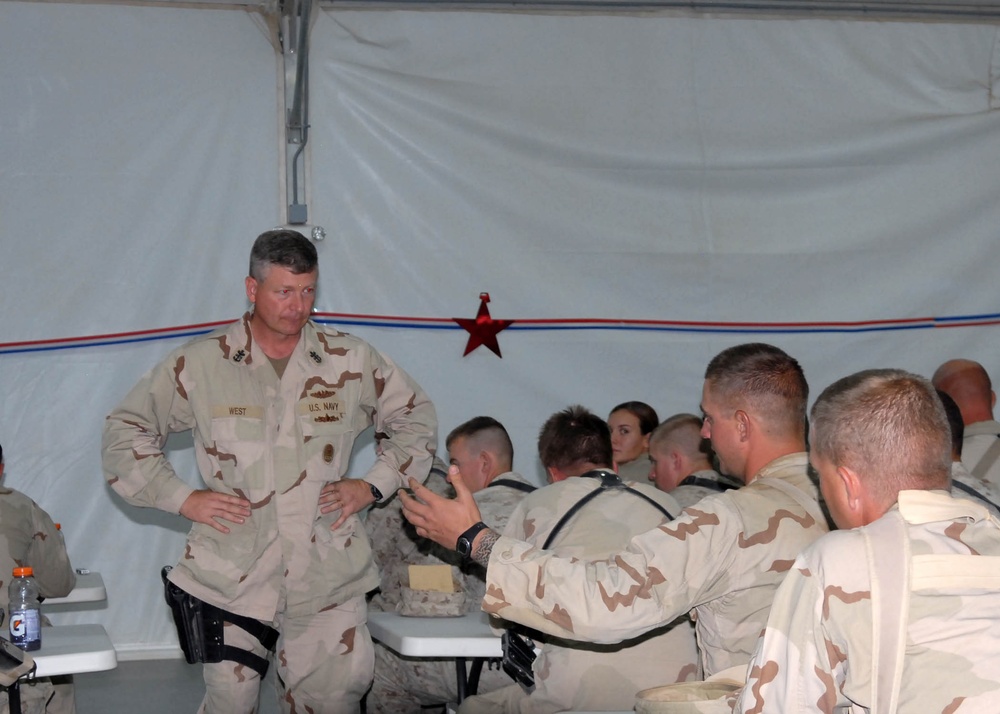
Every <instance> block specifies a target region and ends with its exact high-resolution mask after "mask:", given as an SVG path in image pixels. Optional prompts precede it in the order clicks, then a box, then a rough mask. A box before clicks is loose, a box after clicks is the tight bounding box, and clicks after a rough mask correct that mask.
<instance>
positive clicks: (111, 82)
mask: <svg viewBox="0 0 1000 714" xmlns="http://www.w3.org/2000/svg"><path fill="white" fill-rule="evenodd" d="M0 66H2V67H3V71H2V72H0V157H2V160H0V245H2V248H3V250H2V263H3V269H2V270H3V280H0V301H2V304H3V307H4V310H3V315H2V317H0V320H2V325H3V329H2V330H0V334H2V335H3V337H2V338H0V340H2V341H3V342H17V341H27V340H41V339H60V338H66V337H73V336H86V335H101V334H108V333H120V332H126V331H132V330H148V329H153V328H159V327H167V326H172V325H186V324H192V323H199V322H206V321H212V320H220V319H228V318H231V317H233V316H234V315H238V314H240V313H241V312H242V310H243V309H244V305H245V298H244V297H243V295H242V287H241V286H242V279H243V276H244V275H246V270H247V267H246V266H247V246H248V241H247V237H248V236H250V237H252V236H254V235H256V234H257V233H258V232H259V231H260V230H261V229H262V227H263V228H267V227H270V226H272V225H274V224H275V223H277V222H279V220H278V218H277V217H278V216H279V215H280V214H279V212H278V211H279V208H280V206H281V205H282V203H283V200H282V198H281V195H280V192H279V189H278V181H279V178H280V176H281V172H282V171H283V169H282V166H281V162H280V159H279V155H278V144H277V138H278V127H277V120H278V117H279V106H280V102H281V100H280V97H279V96H278V94H277V91H276V81H277V79H276V78H277V76H278V64H277V62H276V59H275V53H274V50H273V49H272V47H271V45H270V42H269V40H268V37H267V34H266V32H265V31H264V30H263V29H262V25H261V24H260V21H259V19H258V18H256V17H255V16H253V15H251V14H247V13H245V12H242V11H222V10H190V9H181V8H170V9H157V8H149V7H146V8H141V7H127V6H108V5H94V6H90V5H82V4H68V5H60V4H55V3H18V2H3V3H0ZM173 344H179V342H178V341H176V340H175V341H173V342H170V341H167V342H153V343H146V344H135V345H123V346H117V347H104V348H86V349H67V350H59V351H53V352H39V353H26V354H11V355H0V394H2V395H3V399H2V400H0V415H2V416H0V442H2V443H3V446H4V449H5V456H6V461H7V470H6V476H5V481H6V482H7V483H8V484H9V485H11V486H13V487H15V488H19V489H21V490H23V491H25V492H27V493H28V494H29V495H31V496H32V497H33V498H35V500H37V501H38V502H39V503H40V504H41V505H42V506H43V507H44V508H46V510H48V511H49V512H50V513H51V514H52V516H53V517H54V518H55V519H56V520H57V521H60V522H61V523H62V525H63V528H64V531H65V534H66V539H67V542H68V545H69V548H70V557H71V559H72V560H73V562H74V564H75V565H76V566H78V567H87V568H91V569H94V570H98V571H100V572H101V573H102V575H103V576H104V579H105V583H106V585H107V586H108V590H109V593H110V596H109V600H108V603H107V606H106V607H104V608H101V609H99V610H97V611H94V610H92V609H90V608H89V607H85V606H73V607H72V608H70V609H69V611H66V612H64V611H63V610H60V611H59V612H58V613H54V614H53V620H55V621H56V622H88V621H89V622H94V621H98V622H102V623H103V624H104V625H105V626H106V627H107V628H108V630H109V632H110V634H111V637H112V639H113V641H114V643H115V645H116V647H118V648H120V652H121V655H120V656H128V655H129V652H130V650H133V649H136V650H140V651H148V650H149V648H154V649H155V648H157V647H167V648H169V651H170V652H171V653H173V651H174V650H175V646H174V644H173V643H174V642H175V641H176V639H175V636H174V634H173V631H172V628H173V625H172V623H170V622H169V621H168V612H167V610H166V605H165V603H164V601H163V596H162V590H161V587H160V583H159V568H160V567H161V566H162V565H164V564H167V563H171V564H172V563H174V562H176V560H177V557H178V554H179V553H180V551H181V549H182V548H183V543H184V537H183V534H184V533H185V532H186V530H187V526H186V525H185V524H184V523H183V522H182V519H180V518H179V517H176V516H174V517H171V516H169V515H167V514H160V513H156V512H152V511H148V510H140V509H136V508H132V507H130V506H128V505H126V504H125V503H124V502H123V501H122V500H121V499H119V498H118V497H117V496H114V495H113V494H112V492H111V490H110V489H109V488H107V487H106V486H105V484H104V483H103V479H102V478H101V466H100V435H101V428H102V424H103V419H104V415H106V414H107V413H108V411H109V410H110V409H111V408H112V407H113V406H114V405H115V404H116V403H117V401H118V400H119V399H120V398H121V397H122V396H123V395H124V393H125V392H126V391H127V390H128V389H129V388H130V386H131V384H133V383H134V382H135V381H136V380H137V379H138V377H139V376H140V375H141V374H142V373H143V372H144V371H145V370H146V369H148V368H149V367H151V366H152V365H153V363H154V362H155V361H156V360H158V359H160V358H161V357H162V356H163V355H164V354H165V353H166V351H167V350H168V349H170V347H171V346H172V345H173ZM171 443H173V442H171ZM179 443H180V445H182V446H183V444H184V441H183V440H179ZM188 443H190V441H189V440H188ZM192 453H193V452H192V450H191V449H187V450H186V451H185V450H183V449H181V450H180V452H179V453H178V458H177V459H176V462H177V464H178V469H179V470H180V471H181V472H182V473H183V474H185V475H189V474H194V473H195V470H194V464H193V457H192Z"/></svg>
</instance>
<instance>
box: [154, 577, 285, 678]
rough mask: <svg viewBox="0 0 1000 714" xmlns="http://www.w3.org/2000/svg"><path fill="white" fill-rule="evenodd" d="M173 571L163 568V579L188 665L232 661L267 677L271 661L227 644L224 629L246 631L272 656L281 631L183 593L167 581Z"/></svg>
mask: <svg viewBox="0 0 1000 714" xmlns="http://www.w3.org/2000/svg"><path fill="white" fill-rule="evenodd" d="M170 570H171V567H170V566H169V565H168V566H166V567H165V568H163V570H161V571H160V577H161V578H162V579H163V589H164V595H165V596H166V599H167V605H169V606H170V610H171V612H172V613H173V616H174V625H176V627H177V639H178V640H179V641H180V645H181V650H182V651H183V652H184V659H185V660H186V661H187V662H188V664H195V663H197V662H207V663H212V662H221V661H223V660H232V661H234V662H238V663H239V664H242V665H245V666H247V667H250V668H251V669H253V670H254V671H256V672H257V673H258V674H260V676H261V677H263V676H264V675H265V674H266V673H267V666H268V662H267V660H266V659H265V658H263V657H260V656H259V655H256V654H254V653H253V652H249V651H248V650H243V649H239V648H237V647H232V646H230V645H227V644H225V643H224V642H223V626H224V625H225V623H227V622H228V623H231V624H233V625H236V626H237V627H240V628H242V629H244V630H246V631H247V632H249V633H250V634H251V635H253V636H254V637H256V638H257V639H258V640H260V643H261V644H262V645H263V646H264V649H266V650H268V651H269V652H270V651H274V645H275V644H276V643H277V641H278V631H277V630H276V629H274V628H273V627H271V626H270V625H265V624H264V623H263V622H261V621H260V620H255V619H254V618H252V617H246V616H244V615H237V614H236V613H234V612H228V611H226V610H223V609H222V608H219V607H216V606H215V605H212V604H210V603H207V602H205V601H204V600H199V599H198V598H196V597H195V596H194V595H191V594H189V593H187V592H185V591H184V590H181V589H180V588H179V587H177V586H176V585H175V584H174V583H172V582H170V580H168V579H167V574H168V573H169V572H170Z"/></svg>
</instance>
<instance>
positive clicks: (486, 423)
mask: <svg viewBox="0 0 1000 714" xmlns="http://www.w3.org/2000/svg"><path fill="white" fill-rule="evenodd" d="M445 444H446V446H447V448H448V455H449V457H450V460H451V463H452V468H456V467H457V468H458V469H459V470H460V472H461V474H462V476H463V477H465V479H466V483H468V484H470V485H471V488H472V490H473V498H474V499H475V501H476V503H477V504H478V505H479V508H480V509H482V510H483V511H484V512H488V513H489V514H490V517H491V518H493V519H496V520H497V521H500V522H503V523H506V522H507V519H508V518H509V517H510V514H511V513H512V512H513V510H514V507H515V506H516V505H517V503H518V502H519V501H520V500H521V498H522V497H523V496H524V494H525V493H527V492H529V491H532V490H534V488H535V487H534V486H532V485H530V484H529V483H528V482H527V481H525V480H524V478H522V477H521V476H520V475H518V474H516V473H513V472H512V470H511V468H512V464H513V460H514V447H513V445H512V444H511V441H510V436H509V435H508V434H507V430H506V429H504V427H503V425H502V424H501V423H500V422H498V421H497V420H496V419H493V418H492V417H487V416H480V417H475V418H474V419H470V420H469V421H467V422H465V423H463V424H461V425H459V426H457V427H455V429H453V430H452V432H451V433H450V434H449V435H448V438H447V439H446V441H445ZM446 478H447V474H446V471H445V467H444V464H442V463H441V462H440V461H438V460H437V459H435V462H434V467H432V468H431V473H430V474H429V475H428V477H427V479H426V481H425V482H424V485H425V486H426V487H427V488H429V489H431V490H432V491H434V492H435V493H438V494H442V495H444V494H449V495H450V486H449V485H448V483H447V481H446ZM365 523H366V527H367V528H368V533H369V536H370V537H371V541H372V547H373V549H374V551H375V557H376V560H377V561H378V563H379V564H380V567H381V571H382V584H381V588H380V590H381V591H380V592H378V593H376V594H375V595H374V597H373V598H372V599H371V602H370V603H369V607H370V608H371V609H372V610H381V611H385V610H396V609H398V606H399V603H400V590H401V588H402V586H403V584H404V583H406V582H407V581H408V577H407V568H408V566H410V565H429V564H441V563H447V564H449V565H451V566H452V576H453V578H454V579H456V580H457V581H458V582H459V583H461V585H462V589H463V591H464V593H465V610H466V612H478V611H479V609H480V607H481V606H482V599H483V594H484V593H485V590H486V585H485V580H484V579H485V573H484V568H482V566H480V565H477V564H475V563H471V562H468V561H464V559H463V558H461V557H460V556H459V555H458V554H457V553H455V552H454V551H453V550H450V549H445V548H441V547H440V546H437V545H436V544H434V543H433V542H431V541H429V540H426V539H424V538H421V537H419V536H418V535H417V534H416V533H415V531H414V529H413V526H411V525H410V524H409V523H407V522H406V520H405V519H404V518H403V517H402V514H401V512H400V504H399V499H398V498H393V499H392V500H391V501H389V502H388V503H387V504H386V505H385V506H379V507H376V508H373V509H372V510H371V512H370V513H369V514H368V518H367V519H366V521H365ZM509 682H510V677H508V676H507V675H506V674H505V673H504V672H503V671H501V670H500V668H499V665H498V664H494V665H493V666H491V667H484V668H483V670H482V674H481V676H480V679H479V691H483V692H486V691H490V690H492V689H496V688H498V687H501V686H505V685H507V684H508V683H509ZM456 686H457V684H456V679H455V660H454V659H414V658H408V657H402V656H400V655H398V654H396V653H395V652H393V651H392V650H391V649H389V648H387V647H385V646H384V645H382V644H381V643H379V642H376V643H375V680H374V683H373V684H372V689H371V691H370V692H369V693H368V697H367V700H366V706H367V711H368V712H370V713H372V714H379V713H384V714H408V713H410V712H413V713H416V712H420V711H421V709H422V708H423V707H426V706H429V705H434V704H442V703H444V702H448V701H454V700H455V699H456V695H457V693H456Z"/></svg>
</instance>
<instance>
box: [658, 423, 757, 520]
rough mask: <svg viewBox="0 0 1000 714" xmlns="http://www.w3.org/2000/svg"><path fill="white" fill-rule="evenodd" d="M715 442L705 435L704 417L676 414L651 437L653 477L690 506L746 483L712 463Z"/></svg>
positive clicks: (665, 489) (681, 501) (678, 499)
mask: <svg viewBox="0 0 1000 714" xmlns="http://www.w3.org/2000/svg"><path fill="white" fill-rule="evenodd" d="M714 456H715V454H713V453H712V445H711V444H710V443H709V442H708V440H707V439H705V438H703V437H702V435H701V419H699V418H698V417H696V416H695V415H694V414H674V415H673V416H671V417H668V418H667V419H665V420H664V421H663V423H661V424H660V425H659V426H658V427H656V428H655V429H654V430H653V433H652V434H651V435H650V437H649V463H650V467H649V480H650V481H652V482H653V483H654V484H656V487H657V488H658V489H660V490H661V491H665V492H666V493H669V494H670V495H671V496H673V497H674V498H675V499H676V500H677V502H678V503H679V504H680V505H681V508H687V507H688V506H693V505H694V504H696V503H698V501H700V500H701V499H703V498H704V497H705V496H710V495H712V494H713V493H722V492H723V491H728V490H730V489H732V488H739V487H740V486H741V485H742V484H741V483H740V482H739V481H738V480H737V479H735V478H733V477H732V476H725V475H723V474H720V473H719V472H718V471H716V470H715V469H714V468H713V467H712V459H713V458H714Z"/></svg>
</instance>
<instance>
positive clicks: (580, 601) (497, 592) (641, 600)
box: [483, 499, 741, 643]
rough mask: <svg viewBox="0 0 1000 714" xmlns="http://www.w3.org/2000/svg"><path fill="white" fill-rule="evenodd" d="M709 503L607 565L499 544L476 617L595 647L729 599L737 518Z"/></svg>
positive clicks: (637, 540)
mask: <svg viewBox="0 0 1000 714" xmlns="http://www.w3.org/2000/svg"><path fill="white" fill-rule="evenodd" d="M710 500H711V501H712V504H711V505H712V508H713V509H714V510H708V509H706V510H699V509H695V508H689V509H688V510H687V511H685V512H684V513H683V514H682V515H681V516H680V517H679V518H677V519H676V520H673V521H670V522H668V523H664V524H662V525H660V526H658V527H656V528H654V529H652V530H650V531H647V532H645V533H642V534H640V535H637V536H635V537H633V538H632V540H631V542H630V543H629V545H628V547H627V549H626V550H624V551H622V552H619V553H617V554H615V555H612V556H611V557H609V558H608V559H606V560H596V561H589V562H587V561H582V560H578V559H576V558H568V557H558V556H556V555H555V554H554V553H553V552H552V551H544V550H541V549H539V548H536V547H533V546H531V545H530V544H529V543H526V542H524V541H519V540H515V539H513V538H510V537H502V538H500V539H499V540H498V541H497V542H496V544H495V545H494V547H493V549H492V554H491V556H490V560H489V565H488V568H487V573H486V577H487V580H486V598H485V600H484V601H483V609H484V610H486V611H487V612H489V613H492V614H496V615H499V616H500V617H503V618H504V619H507V620H512V621H514V622H519V623H521V624H524V625H527V626H529V627H533V628H535V629H537V630H541V631H543V632H547V633H549V634H552V635H557V636H560V637H567V638H570V639H575V640H585V641H588V642H600V643H615V642H621V641H622V640H626V639H629V638H632V637H637V636H639V635H641V634H643V633H645V632H647V631H649V630H651V629H653V628H654V627H657V626H659V625H664V624H667V623H669V622H672V621H673V620H674V619H675V618H677V617H678V616H679V615H683V614H684V613H686V612H688V611H689V610H690V609H691V608H692V607H695V606H697V605H700V604H701V603H703V602H706V601H708V600H712V599H714V598H716V597H721V596H723V595H724V594H726V593H728V592H730V591H732V590H733V589H734V587H735V586H734V583H733V580H732V579H733V578H738V577H739V575H740V574H739V573H738V572H735V571H736V570H737V568H735V567H734V561H735V557H736V550H737V549H738V547H739V546H738V543H739V535H740V522H741V521H740V518H739V516H738V514H737V513H736V512H735V511H734V510H733V509H732V508H730V507H729V506H727V505H726V504H725V503H722V502H719V501H717V500H715V499H710ZM723 511H726V513H722V512H723ZM508 527H509V524H508Z"/></svg>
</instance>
